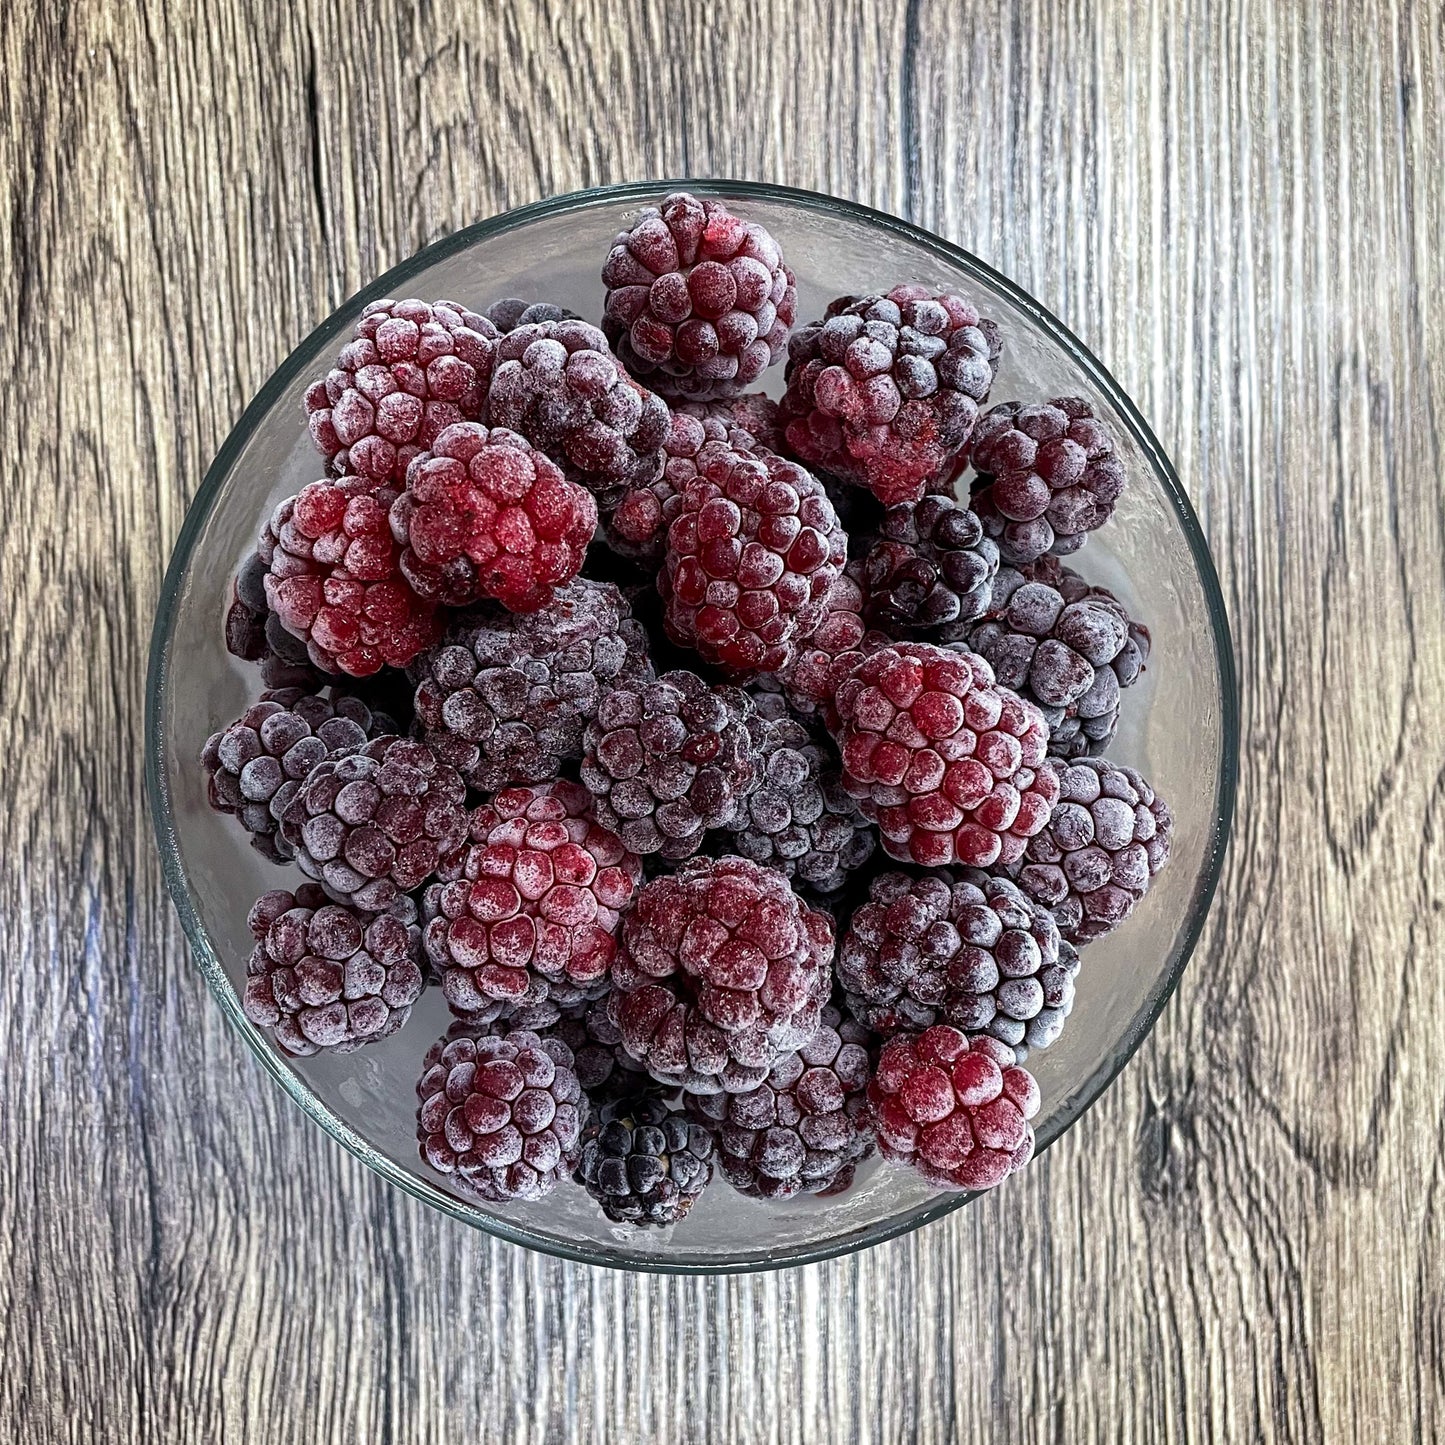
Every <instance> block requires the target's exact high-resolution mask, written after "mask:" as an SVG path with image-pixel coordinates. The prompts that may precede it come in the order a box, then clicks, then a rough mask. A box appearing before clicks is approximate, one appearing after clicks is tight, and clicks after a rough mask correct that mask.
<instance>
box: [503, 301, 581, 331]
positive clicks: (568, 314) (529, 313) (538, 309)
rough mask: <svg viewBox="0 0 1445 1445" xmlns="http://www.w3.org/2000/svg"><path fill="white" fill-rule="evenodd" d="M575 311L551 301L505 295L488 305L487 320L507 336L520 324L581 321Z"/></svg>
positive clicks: (533, 324)
mask: <svg viewBox="0 0 1445 1445" xmlns="http://www.w3.org/2000/svg"><path fill="white" fill-rule="evenodd" d="M581 319H582V318H581V317H580V316H578V314H577V313H576V312H575V311H568V310H567V308H566V307H565V306H556V305H553V303H552V302H550V301H524V300H523V299H522V298H521V297H520V296H504V297H503V298H502V299H501V300H500V301H493V302H492V304H491V305H490V306H488V307H487V320H488V321H490V322H491V323H492V325H493V326H495V327H496V328H497V331H498V332H499V333H500V334H501V335H503V336H505V335H506V334H507V333H508V332H510V331H515V330H516V329H517V328H518V327H519V326H537V325H539V324H540V323H541V322H543V321H580V320H581Z"/></svg>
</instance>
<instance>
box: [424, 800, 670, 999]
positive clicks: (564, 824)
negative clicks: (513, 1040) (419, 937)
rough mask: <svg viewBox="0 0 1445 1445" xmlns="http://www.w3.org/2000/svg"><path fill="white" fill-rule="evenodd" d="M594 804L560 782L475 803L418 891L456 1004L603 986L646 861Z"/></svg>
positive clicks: (592, 991)
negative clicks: (463, 840)
mask: <svg viewBox="0 0 1445 1445" xmlns="http://www.w3.org/2000/svg"><path fill="white" fill-rule="evenodd" d="M590 802H591V799H590V798H589V796H588V794H587V792H586V790H585V789H584V788H581V787H579V786H578V785H577V784H576V783H571V782H567V781H565V780H561V781H558V782H554V783H548V784H547V785H546V786H545V787H541V788H504V789H503V790H502V791H501V792H500V793H498V794H497V795H496V796H495V797H494V798H493V799H492V800H491V802H489V803H486V804H484V805H483V806H481V807H479V808H477V809H476V810H475V811H474V812H473V813H472V815H471V823H470V826H469V827H468V830H467V844H466V846H465V847H463V848H462V850H461V852H460V853H459V854H457V855H456V856H455V857H452V858H448V859H446V860H444V861H443V863H442V865H441V868H440V870H439V872H440V881H438V882H436V883H432V884H430V885H429V886H428V887H427V890H426V894H425V896H424V898H423V908H424V909H425V912H426V918H427V924H426V935H425V941H426V951H427V957H428V958H430V959H431V961H432V963H433V965H434V966H435V967H436V969H437V971H438V973H439V974H440V976H441V981H442V989H443V991H444V992H445V993H446V997H447V1003H448V1004H450V1005H451V1007H452V1009H453V1010H455V1011H456V1012H457V1013H459V1014H462V1015H467V1014H475V1013H478V1012H481V1011H483V1010H488V1009H490V1007H491V1005H493V1004H497V1003H501V1004H509V1003H517V1002H520V1001H522V1000H533V1001H540V1000H542V999H547V998H552V999H554V1000H555V1001H556V1002H557V1003H558V1004H561V1005H564V1006H565V1005H566V1004H569V1003H577V1002H579V1001H582V1000H585V999H588V998H591V997H596V996H599V995H601V994H602V993H604V992H605V991H606V990H607V987H608V982H607V976H608V970H609V968H610V967H611V965H612V959H613V957H614V955H615V954H616V952H617V937H616V936H617V925H618V920H619V918H620V917H621V914H622V912H623V910H624V909H625V908H626V907H627V906H628V904H629V903H631V901H632V895H633V892H634V890H635V889H636V888H637V886H638V885H639V883H640V882H641V881H642V865H641V862H640V860H639V859H638V858H637V856H636V854H633V853H629V852H628V851H627V850H626V849H625V848H624V847H623V846H622V843H621V840H620V839H619V838H618V837H617V835H616V834H615V833H613V832H610V831H609V830H608V829H606V828H603V827H601V826H600V825H599V824H597V823H595V822H593V821H592V820H591V819H590V818H589V817H588V816H587V814H588V809H589V806H590Z"/></svg>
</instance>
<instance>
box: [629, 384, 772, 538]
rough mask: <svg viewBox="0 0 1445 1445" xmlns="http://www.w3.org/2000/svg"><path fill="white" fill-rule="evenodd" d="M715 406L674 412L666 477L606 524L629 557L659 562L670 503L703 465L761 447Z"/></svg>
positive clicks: (639, 490)
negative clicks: (725, 452) (719, 454)
mask: <svg viewBox="0 0 1445 1445" xmlns="http://www.w3.org/2000/svg"><path fill="white" fill-rule="evenodd" d="M715 412H716V407H715V405H714V404H713V403H707V404H702V403H697V402H688V403H686V404H685V409H683V408H675V409H674V410H673V413H672V425H671V428H670V429H669V431H668V434H667V439H666V440H665V441H664V442H663V444H662V446H663V451H664V453H665V454H666V460H665V462H664V463H663V469H662V475H661V476H660V477H658V479H657V480H656V481H655V482H653V483H651V484H650V485H649V486H645V487H634V488H633V489H632V490H631V491H630V492H628V493H627V495H626V496H625V497H623V499H622V500H621V502H619V503H618V504H617V509H616V511H614V512H613V513H612V515H611V517H609V518H608V520H607V535H608V537H609V539H610V540H611V542H612V544H613V546H615V547H616V548H617V550H618V551H619V552H621V553H622V554H623V555H624V556H628V557H635V558H638V559H640V560H643V561H649V562H660V561H661V560H662V554H663V552H664V551H665V549H666V546H667V523H668V521H669V520H670V516H671V515H675V513H676V506H675V505H674V507H673V510H672V513H669V512H668V503H669V502H671V501H672V500H673V498H675V497H676V496H677V495H678V494H679V493H680V492H681V491H682V490H683V489H684V488H685V487H686V486H687V484H688V483H689V482H690V481H692V479H693V478H694V477H696V476H697V474H698V468H699V465H700V461H705V460H706V458H707V457H709V456H711V455H713V454H714V453H715V452H716V451H718V450H719V449H726V448H728V447H731V448H734V449H735V450H737V451H746V452H752V451H756V450H757V449H758V444H757V442H756V440H755V439H754V437H753V434H752V433H751V432H750V431H747V430H746V429H744V428H743V427H741V426H736V425H733V424H732V423H731V422H729V421H728V420H727V419H726V418H725V417H723V416H721V415H717V414H715Z"/></svg>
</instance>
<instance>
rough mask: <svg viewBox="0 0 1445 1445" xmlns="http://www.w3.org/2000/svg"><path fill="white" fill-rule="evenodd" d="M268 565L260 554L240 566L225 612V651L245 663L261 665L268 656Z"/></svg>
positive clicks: (249, 558) (252, 554) (257, 553)
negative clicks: (266, 578)
mask: <svg viewBox="0 0 1445 1445" xmlns="http://www.w3.org/2000/svg"><path fill="white" fill-rule="evenodd" d="M265 576H266V564H265V563H264V562H263V561H262V560H261V555H260V553H259V552H252V553H251V555H250V556H249V557H248V558H247V559H246V560H245V561H244V562H243V563H242V564H241V570H240V571H239V572H237V573H236V578H235V581H234V582H233V583H232V584H231V605H230V607H229V608H228V609H227V610H226V628H225V635H226V651H227V652H229V653H230V654H231V656H232V657H239V658H240V659H241V660H242V661H243V662H259V661H260V660H261V659H262V658H263V657H264V656H265V655H266V617H267V615H268V611H269V609H268V608H267V606H266V587H265V580H264V579H265Z"/></svg>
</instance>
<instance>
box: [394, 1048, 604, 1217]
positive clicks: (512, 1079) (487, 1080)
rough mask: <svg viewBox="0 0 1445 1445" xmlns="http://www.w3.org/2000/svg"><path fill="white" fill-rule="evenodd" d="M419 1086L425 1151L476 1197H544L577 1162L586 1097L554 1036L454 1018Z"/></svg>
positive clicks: (432, 1162) (569, 1057) (567, 1055)
mask: <svg viewBox="0 0 1445 1445" xmlns="http://www.w3.org/2000/svg"><path fill="white" fill-rule="evenodd" d="M416 1093H417V1099H418V1108H417V1113H416V1119H417V1137H418V1139H419V1140H420V1143H421V1157H422V1159H423V1160H424V1161H425V1162H426V1163H428V1164H430V1165H431V1167H432V1168H433V1169H435V1170H436V1171H437V1172H438V1173H440V1174H446V1175H449V1176H450V1177H451V1178H453V1179H454V1180H455V1181H456V1183H457V1184H458V1185H459V1186H460V1187H461V1188H462V1189H464V1190H466V1191H467V1192H469V1193H471V1194H475V1195H476V1196H477V1197H478V1198H481V1199H484V1200H487V1201H488V1202H491V1203H501V1202H505V1201H508V1200H517V1199H540V1198H542V1196H543V1195H545V1194H550V1193H551V1192H552V1191H553V1190H554V1189H555V1188H556V1187H557V1185H558V1184H559V1183H560V1182H561V1180H562V1179H563V1178H564V1176H565V1175H567V1174H568V1173H570V1172H571V1170H572V1169H573V1168H574V1167H575V1166H576V1163H577V1153H578V1147H579V1144H580V1142H581V1136H582V1126H583V1122H584V1119H585V1117H586V1113H587V1101H586V1096H585V1095H584V1094H583V1093H582V1086H581V1085H580V1084H579V1083H578V1082H577V1074H576V1071H575V1070H574V1069H573V1067H572V1051H571V1050H570V1049H569V1048H568V1047H567V1045H566V1044H564V1043H563V1042H562V1041H561V1040H560V1039H557V1038H551V1037H541V1036H539V1035H537V1034H534V1033H531V1032H529V1031H527V1030H525V1029H518V1030H515V1031H513V1032H511V1033H506V1034H503V1033H487V1032H483V1031H481V1030H478V1029H472V1028H469V1027H467V1026H466V1025H457V1024H454V1025H453V1026H452V1028H451V1029H450V1030H449V1031H448V1032H447V1033H446V1034H445V1035H444V1036H443V1037H442V1038H440V1039H438V1040H437V1041H436V1043H434V1044H433V1045H432V1046H431V1048H430V1050H428V1052H427V1056H426V1065H425V1069H424V1071H423V1073H422V1076H421V1079H420V1081H419V1082H418V1083H417V1086H416Z"/></svg>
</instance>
